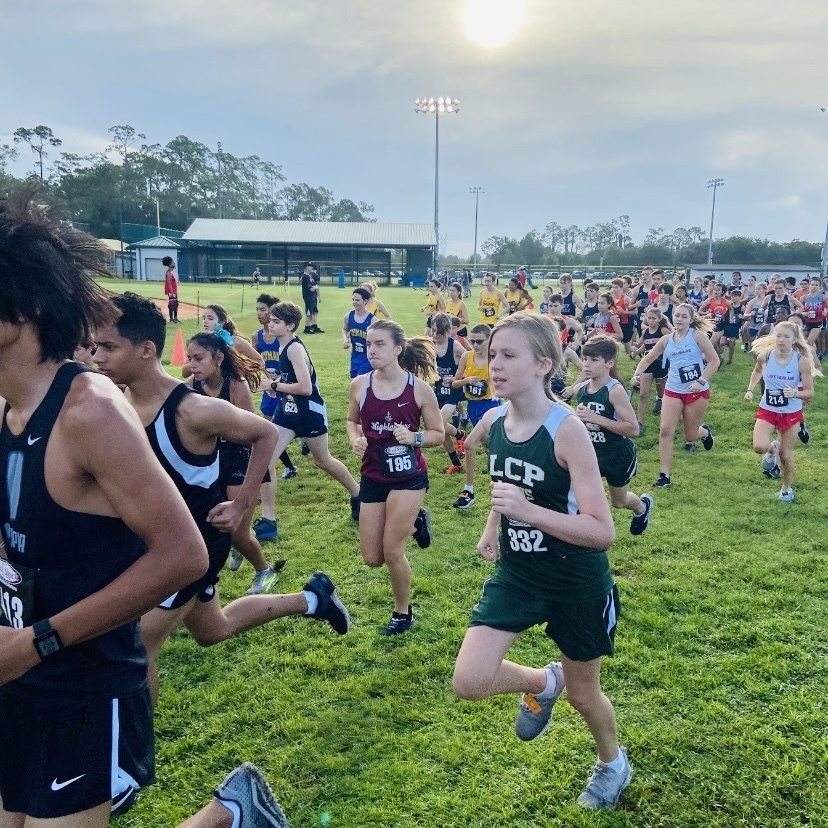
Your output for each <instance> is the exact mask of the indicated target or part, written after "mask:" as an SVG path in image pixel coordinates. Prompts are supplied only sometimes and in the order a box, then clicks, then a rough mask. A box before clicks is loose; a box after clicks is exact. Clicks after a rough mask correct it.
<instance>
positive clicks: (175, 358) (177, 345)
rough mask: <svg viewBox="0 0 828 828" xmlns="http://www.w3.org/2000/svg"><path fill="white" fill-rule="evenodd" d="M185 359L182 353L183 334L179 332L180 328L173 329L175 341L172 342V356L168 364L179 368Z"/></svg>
mask: <svg viewBox="0 0 828 828" xmlns="http://www.w3.org/2000/svg"><path fill="white" fill-rule="evenodd" d="M186 361H187V357H186V355H185V354H184V334H183V333H181V328H176V329H175V342H174V343H173V350H172V358H171V359H170V365H174V366H176V367H177V368H180V367H181V366H182V365H183V364H184V363H185V362H186Z"/></svg>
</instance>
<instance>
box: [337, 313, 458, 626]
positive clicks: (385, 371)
mask: <svg viewBox="0 0 828 828" xmlns="http://www.w3.org/2000/svg"><path fill="white" fill-rule="evenodd" d="M368 358H369V359H370V360H371V367H372V369H373V370H372V372H371V373H370V374H366V375H364V376H359V377H357V378H356V379H354V380H353V381H352V382H351V388H350V392H349V402H348V423H347V429H348V440H349V442H350V444H351V449H352V451H353V452H354V454H357V455H359V456H360V457H362V466H361V474H362V478H361V482H360V488H359V491H360V501H361V504H362V505H361V508H360V513H359V546H360V551H361V552H362V559H363V560H364V561H365V563H366V564H367V565H368V566H371V567H377V566H382V565H383V564H385V565H386V566H387V567H388V574H389V576H390V578H391V590H392V592H393V593H394V611H393V612H392V613H391V620H390V621H389V622H388V624H387V625H386V626H385V628H384V629H383V630H382V631H381V634H382V635H398V634H399V633H404V632H407V631H408V630H410V629H411V627H412V626H413V624H414V613H413V612H412V609H411V566H410V565H409V563H408V558H406V556H405V545H406V542H407V540H408V537H409V535H411V533H412V530H416V522H417V520H420V519H421V515H422V513H423V511H424V510H423V509H422V508H421V507H422V505H423V498H424V497H425V493H426V490H427V489H428V474H427V471H426V470H427V465H426V460H425V457H424V456H423V453H422V449H423V448H424V447H427V446H438V445H440V443H442V442H443V437H444V432H443V423H442V419H441V417H440V409H439V408H438V406H437V398H436V397H435V396H434V391H433V390H432V388H431V386H430V385H428V382H430V381H432V380H433V379H434V377H435V376H436V373H437V372H436V365H435V361H434V347H433V345H432V343H431V342H429V341H428V340H425V339H423V338H419V337H417V338H414V339H406V338H405V332H404V331H403V329H402V327H401V326H400V325H399V324H397V323H396V322H391V321H386V320H383V321H377V322H375V323H374V324H373V325H372V326H371V328H370V329H369V330H368ZM421 421H422V424H423V428H424V430H423V431H420V422H421ZM418 543H420V541H419V540H418ZM420 545H422V544H420Z"/></svg>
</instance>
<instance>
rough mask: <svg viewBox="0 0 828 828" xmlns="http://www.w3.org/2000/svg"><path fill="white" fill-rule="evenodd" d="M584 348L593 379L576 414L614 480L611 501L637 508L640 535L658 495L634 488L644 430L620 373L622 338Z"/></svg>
mask: <svg viewBox="0 0 828 828" xmlns="http://www.w3.org/2000/svg"><path fill="white" fill-rule="evenodd" d="M649 312H650V313H652V309H649ZM582 354H583V363H584V364H583V368H582V369H581V376H583V377H586V378H587V380H586V382H583V383H581V384H580V385H578V386H577V387H576V389H575V399H576V401H577V404H578V407H577V408H576V409H575V414H576V415H577V416H578V419H579V420H580V421H581V422H582V423H584V424H585V425H586V427H587V431H588V432H589V438H590V440H592V447H593V448H594V449H595V454H596V456H597V457H598V469H599V471H600V472H601V477H604V478H606V480H607V485H608V486H609V494H610V503H611V504H612V506H613V508H614V509H629V510H630V511H631V512H632V513H633V514H632V520H631V521H630V534H632V535H640V534H641V533H642V532H644V530H645V529H646V528H647V527H648V526H649V524H650V513H651V512H652V509H653V499H652V497H651V496H650V495H648V494H643V495H641V497H640V498H639V497H638V495H637V494H635V493H634V492H631V491H630V488H629V486H630V481H631V480H632V479H633V477H635V473H636V470H637V468H638V458H637V455H636V452H635V444H634V443H633V441H632V440H631V439H630V437H637V436H638V422H637V421H636V418H635V412H634V411H633V410H632V406H631V405H630V401H629V399H628V398H627V392H626V391H625V390H624V386H623V385H622V384H621V382H620V380H619V379H618V374H617V370H616V365H617V362H618V343H617V342H616V341H615V340H614V339H610V338H609V337H608V336H594V337H592V339H590V340H589V342H587V343H586V345H584V347H583V349H582Z"/></svg>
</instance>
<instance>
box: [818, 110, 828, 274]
mask: <svg viewBox="0 0 828 828" xmlns="http://www.w3.org/2000/svg"><path fill="white" fill-rule="evenodd" d="M820 112H822V113H823V114H828V106H823V107H820ZM826 277H828V224H826V225H825V241H824V242H823V245H822V278H823V279H825V278H826Z"/></svg>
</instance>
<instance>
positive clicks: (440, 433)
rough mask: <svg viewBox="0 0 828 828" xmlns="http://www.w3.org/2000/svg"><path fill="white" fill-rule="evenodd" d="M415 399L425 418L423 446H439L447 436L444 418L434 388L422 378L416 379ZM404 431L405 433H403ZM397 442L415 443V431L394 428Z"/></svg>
mask: <svg viewBox="0 0 828 828" xmlns="http://www.w3.org/2000/svg"><path fill="white" fill-rule="evenodd" d="M414 399H415V400H416V401H417V405H418V406H419V408H420V413H421V416H422V418H423V437H424V439H423V448H429V447H431V446H439V445H440V444H441V443H442V442H443V440H445V438H446V432H445V429H444V428H443V418H442V416H441V415H440V406H439V404H438V402H437V397H436V395H435V394H434V389H433V388H432V387H431V386H430V385H428V384H426V383H425V382H423V381H422V380H421V379H416V380H414ZM403 432H404V433H403ZM394 436H395V437H396V438H397V442H399V443H404V444H406V445H414V432H412V431H408V429H394Z"/></svg>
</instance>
